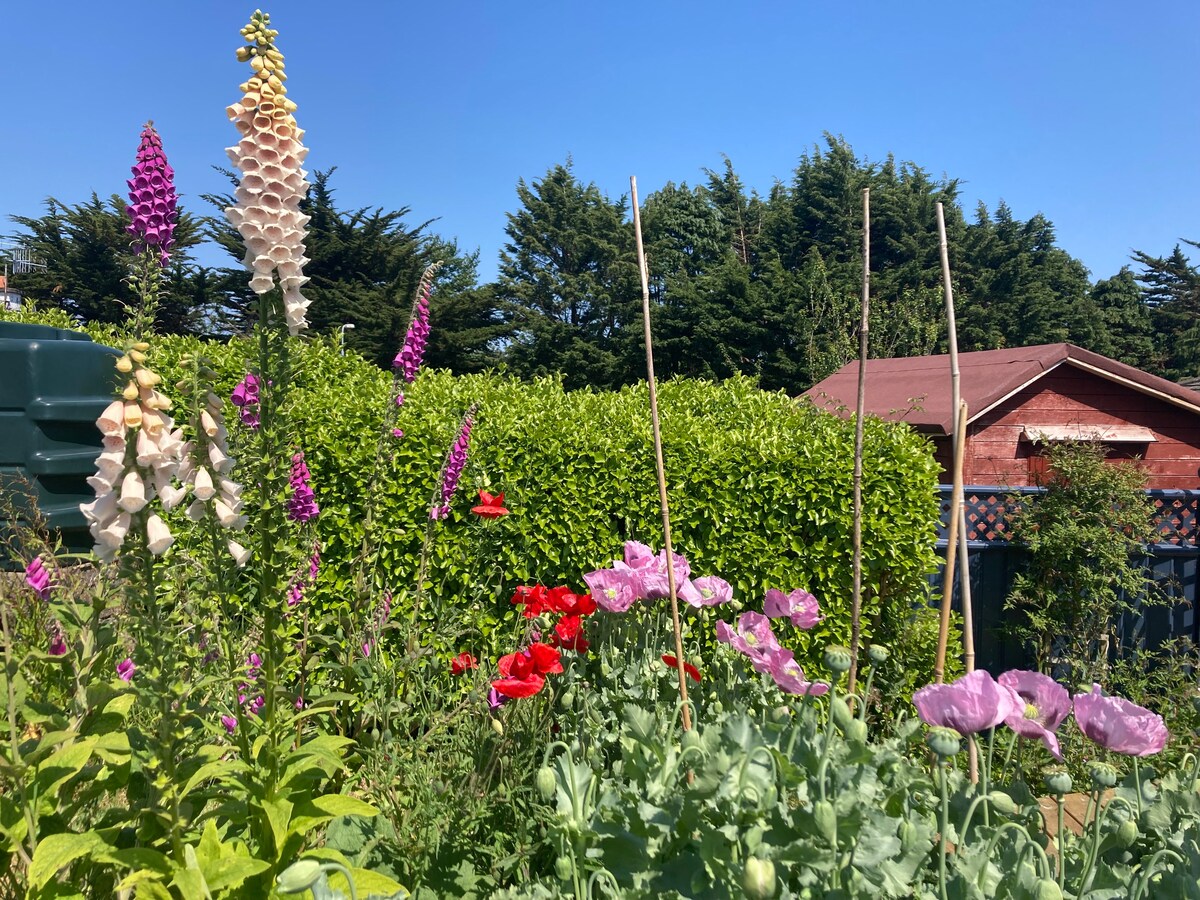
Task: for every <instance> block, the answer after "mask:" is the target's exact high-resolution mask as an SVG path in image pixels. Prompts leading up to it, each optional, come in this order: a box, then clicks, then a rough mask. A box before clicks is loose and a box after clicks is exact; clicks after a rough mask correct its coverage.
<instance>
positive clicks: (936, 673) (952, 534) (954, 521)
mask: <svg viewBox="0 0 1200 900" xmlns="http://www.w3.org/2000/svg"><path fill="white" fill-rule="evenodd" d="M966 423H967V404H966V403H963V402H962V401H960V402H959V406H958V424H959V426H960V427H963V428H965V427H966ZM962 462H963V445H962V444H957V445H956V446H955V448H954V486H953V488H952V490H951V492H950V519H949V528H948V532H949V533H948V534H947V535H946V569H945V572H944V574H943V575H942V616H941V619H940V620H939V622H938V645H937V659H936V660H935V662H934V666H933V678H934V681H936V682H937V683H938V684H941V683H942V681H943V680H944V678H945V674H946V644H947V642H948V641H949V637H950V598H951V597H952V596H953V594H954V561H955V560H954V557H955V553H956V552H957V551H958V531H959V525H960V523H961V522H962V493H963V490H962V487H963V485H962Z"/></svg>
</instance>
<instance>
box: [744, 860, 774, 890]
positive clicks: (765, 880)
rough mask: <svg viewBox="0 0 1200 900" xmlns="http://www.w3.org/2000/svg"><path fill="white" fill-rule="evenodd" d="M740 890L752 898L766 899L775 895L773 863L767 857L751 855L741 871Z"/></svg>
mask: <svg viewBox="0 0 1200 900" xmlns="http://www.w3.org/2000/svg"><path fill="white" fill-rule="evenodd" d="M742 890H743V891H745V892H746V896H747V897H750V898H752V900H768V898H770V897H774V896H775V864H774V863H773V862H771V861H770V860H769V859H759V858H758V857H755V856H752V857H750V858H749V859H747V860H746V868H745V869H744V870H743V871H742Z"/></svg>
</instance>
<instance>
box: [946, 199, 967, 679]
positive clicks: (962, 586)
mask: <svg viewBox="0 0 1200 900" xmlns="http://www.w3.org/2000/svg"><path fill="white" fill-rule="evenodd" d="M937 224H938V249H939V251H940V252H941V258H942V290H943V292H944V294H945V295H946V331H947V343H948V346H949V350H950V409H951V410H952V411H953V410H957V409H958V405H959V401H960V400H961V399H962V392H961V390H962V380H961V376H960V374H959V369H958V325H957V323H956V321H955V318H954V285H953V283H952V282H951V279H950V251H949V247H948V245H947V243H946V214H945V212H944V211H943V209H942V204H941V202H940V201H939V202H938V205H937ZM950 439H951V442H952V444H953V445H954V448H955V453H957V452H958V445H959V444H960V443H961V444H963V445H964V451H963V452H964V456H965V453H966V449H965V445H966V441H967V430H966V425H965V423H964V424H962V425H960V424H958V422H957V420H956V421H955V427H954V430H953V432H952V433H951V437H950ZM960 502H961V500H960ZM958 573H959V585H958V593H959V597H960V598H961V599H962V608H963V666H964V668H965V669H966V671H967V672H968V673H970V672H974V671H975V607H974V603H972V601H971V567H970V557H969V556H968V552H967V528H966V523H965V522H963V523H962V525H961V527H960V528H959V529H958Z"/></svg>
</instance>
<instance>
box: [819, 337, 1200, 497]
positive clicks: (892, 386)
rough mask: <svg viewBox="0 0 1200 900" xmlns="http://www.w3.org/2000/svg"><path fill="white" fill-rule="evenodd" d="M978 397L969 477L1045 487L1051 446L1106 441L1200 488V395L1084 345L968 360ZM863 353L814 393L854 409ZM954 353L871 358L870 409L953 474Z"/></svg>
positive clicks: (971, 392)
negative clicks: (910, 432) (924, 445)
mask: <svg viewBox="0 0 1200 900" xmlns="http://www.w3.org/2000/svg"><path fill="white" fill-rule="evenodd" d="M958 362H959V371H960V373H961V382H960V387H961V392H962V397H963V399H964V400H965V401H966V402H967V414H968V422H967V444H966V447H965V450H964V462H963V480H964V482H965V483H966V484H972V485H1001V486H1004V487H1017V486H1021V485H1028V484H1033V483H1035V482H1036V477H1037V475H1038V473H1039V472H1041V471H1042V470H1043V468H1044V465H1043V458H1042V455H1041V450H1040V448H1041V447H1042V446H1043V444H1044V443H1045V442H1046V441H1055V440H1088V441H1097V442H1100V443H1102V444H1103V445H1104V446H1105V447H1106V448H1107V450H1108V454H1109V456H1110V458H1114V459H1129V458H1132V457H1139V458H1141V459H1142V460H1144V467H1145V469H1146V474H1147V480H1146V487H1147V488H1190V489H1195V488H1197V487H1200V468H1198V467H1200V393H1198V392H1196V391H1192V390H1189V389H1188V388H1185V387H1182V386H1181V385H1178V384H1175V383H1174V382H1171V381H1167V380H1166V379H1164V378H1159V377H1158V376H1156V375H1151V374H1150V373H1148V372H1143V371H1142V370H1141V369H1137V368H1134V367H1133V366H1128V365H1126V364H1125V363H1120V362H1117V361H1116V360H1113V359H1109V358H1108V357H1106V356H1101V355H1100V354H1098V353H1092V352H1091V351H1089V350H1084V349H1082V348H1080V347H1076V346H1074V345H1072V344H1042V345H1040V346H1036V347H1017V348H1012V349H1006V350H982V351H977V352H974V353H960V354H959V355H958ZM857 392H858V362H857V360H856V361H855V362H852V363H848V364H847V365H845V366H843V367H842V368H841V369H839V370H838V371H837V372H835V373H834V374H832V375H830V376H829V377H828V378H826V379H825V380H824V381H822V382H821V383H820V384H817V385H815V386H814V387H812V388H810V389H809V390H808V391H806V392H805V394H804V396H805V397H807V398H809V399H811V400H812V401H813V402H814V403H815V404H817V405H818V406H821V407H825V408H827V409H829V410H830V411H832V412H837V413H838V414H840V415H852V414H853V410H854V402H855V397H856V396H857ZM950 406H951V404H950V358H949V357H948V356H918V357H911V358H904V359H872V360H869V361H868V363H867V389H866V411H867V412H868V413H870V414H872V415H876V416H880V417H881V418H884V419H889V420H892V421H901V422H908V423H909V424H911V425H912V426H913V427H914V428H916V430H917V431H919V432H922V433H924V434H927V435H928V436H929V437H930V439H931V440H932V441H933V444H934V454H935V456H936V458H937V460H938V462H939V463H941V465H942V472H943V481H948V480H949V476H948V474H947V473H948V471H949V468H950V464H951V459H952V454H951V451H950V441H949V433H950V429H951V409H950Z"/></svg>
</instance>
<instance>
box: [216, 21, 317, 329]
mask: <svg viewBox="0 0 1200 900" xmlns="http://www.w3.org/2000/svg"><path fill="white" fill-rule="evenodd" d="M255 16H256V17H258V16H262V18H263V19H264V20H265V19H266V18H267V17H266V16H265V15H263V14H262V13H257V12H256V13H255ZM243 36H244V37H245V38H246V40H247V41H249V42H251V43H253V44H254V46H253V47H252V48H242V51H241V52H239V57H246V58H248V60H249V62H250V65H251V67H252V68H253V69H254V71H255V77H254V78H252V79H250V80H249V81H247V82H246V83H245V85H243V96H242V99H241V100H240V101H239V102H237V103H235V104H233V105H232V106H230V107H229V108H228V109H227V110H226V112H227V114H228V115H229V118H230V120H231V121H232V122H233V123H234V125H235V126H236V127H237V130H238V132H239V133H240V134H241V136H242V138H241V140H240V141H238V143H237V145H236V146H234V147H230V148H229V149H228V150H227V151H226V152H227V153H228V154H229V158H230V159H231V160H232V161H233V163H234V165H235V166H237V167H238V169H239V170H240V171H241V173H242V179H241V182H240V183H239V184H238V187H237V190H236V191H235V192H234V196H235V197H236V200H237V202H236V204H235V205H234V206H231V207H229V208H228V209H226V210H225V215H226V217H227V218H228V219H229V222H230V224H232V225H233V226H234V227H235V228H237V230H238V231H239V232H240V233H241V235H242V239H243V240H244V241H245V244H246V256H245V259H244V260H243V262H244V263H245V265H246V268H247V269H249V270H250V272H251V273H252V276H253V277H252V278H251V279H250V287H251V289H252V290H253V291H254V292H255V293H256V294H265V293H267V292H268V291H270V290H271V289H272V288H274V286H275V281H276V279H278V282H279V287H280V289H281V290H282V292H283V305H284V316H285V318H286V320H287V326H288V331H289V332H291V333H292V334H293V335H295V334H299V333H300V331H302V330H303V329H304V328H306V327H307V325H308V322H307V321H306V319H305V311H306V310H307V309H308V305H309V301H308V300H306V299H305V298H304V296H303V295H302V294H301V293H300V288H301V287H302V286H303V285H304V283H305V282H307V281H308V279H307V278H306V277H305V276H304V272H303V269H304V264H305V263H307V262H308V258H307V257H306V256H305V255H304V227H305V226H306V225H307V224H308V216H306V215H304V214H303V213H301V212H300V201H301V200H303V199H304V196H305V194H306V193H307V192H308V184H307V182H305V180H304V178H305V175H306V174H307V173H306V172H305V171H304V169H303V168H301V163H303V162H304V158H305V156H307V155H308V150H307V148H306V147H305V146H304V145H303V144H302V143H301V138H302V137H303V135H304V132H303V131H302V130H301V129H300V128H299V127H298V126H297V125H296V119H295V117H294V116H293V115H292V110H294V109H295V105H294V104H292V103H291V102H290V101H289V100H288V98H287V97H286V88H285V86H284V84H283V82H284V79H285V76H284V74H283V68H284V66H283V55H282V54H280V53H278V51H276V50H275V46H274V33H273V31H272V30H271V29H257V28H256V29H253V30H252V31H250V32H249V33H246V32H243ZM247 50H250V51H252V52H250V53H247V52H246V51H247ZM274 84H278V87H274V86H272V85H274Z"/></svg>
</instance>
